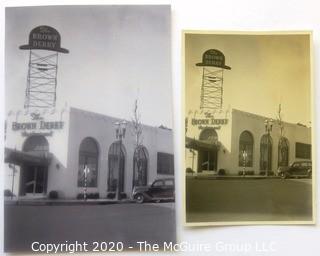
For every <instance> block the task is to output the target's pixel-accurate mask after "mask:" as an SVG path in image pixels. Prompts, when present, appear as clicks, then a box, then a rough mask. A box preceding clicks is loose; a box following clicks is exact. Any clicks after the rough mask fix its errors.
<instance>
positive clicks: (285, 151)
mask: <svg viewBox="0 0 320 256" xmlns="http://www.w3.org/2000/svg"><path fill="white" fill-rule="evenodd" d="M182 51H183V59H184V62H183V64H182V65H183V71H184V75H183V79H184V85H183V90H184V97H185V103H184V113H185V116H184V118H185V131H184V132H185V140H184V141H185V142H184V149H185V150H184V152H185V156H184V167H185V181H184V184H185V191H184V203H185V224H186V225H190V226H192V225H241V224H314V201H315V193H314V186H315V179H314V175H315V173H314V170H315V164H314V155H313V148H314V145H313V125H314V122H313V93H312V92H313V86H312V34H311V33H310V32H283V33H281V32H261V33H259V32H255V33H254V32H251V33H246V32H237V33H236V32H205V31H184V32H183V49H182Z"/></svg>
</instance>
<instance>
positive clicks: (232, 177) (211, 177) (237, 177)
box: [186, 174, 281, 180]
mask: <svg viewBox="0 0 320 256" xmlns="http://www.w3.org/2000/svg"><path fill="white" fill-rule="evenodd" d="M186 178H187V179H205V180H244V179H280V178H281V177H280V176H265V175H245V176H242V175H223V176H222V175H221V176H218V175H212V174H211V175H210V174H207V175H193V176H192V175H187V176H186Z"/></svg>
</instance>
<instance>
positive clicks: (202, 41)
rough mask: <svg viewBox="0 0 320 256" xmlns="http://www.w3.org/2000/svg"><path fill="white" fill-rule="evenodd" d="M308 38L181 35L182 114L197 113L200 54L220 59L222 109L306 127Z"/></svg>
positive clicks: (307, 113)
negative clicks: (222, 66)
mask: <svg viewBox="0 0 320 256" xmlns="http://www.w3.org/2000/svg"><path fill="white" fill-rule="evenodd" d="M309 39H310V38H309V35H306V34H304V35H301V34H300V35H297V34H295V35H292V34H291V35H280V34H273V35H244V34H242V35H241V34H237V35H235V34H229V35H226V34H225V35H223V34H211V35H210V34H194V33H190V34H186V37H185V59H186V64H185V79H186V90H185V91H186V111H187V112H188V111H190V110H196V109H199V106H200V88H201V78H202V77H201V76H202V67H197V66H196V65H195V64H196V63H198V62H201V60H202V54H203V53H204V52H205V51H206V50H208V49H218V50H220V51H222V52H223V53H224V55H225V59H226V65H228V66H230V67H231V70H225V71H224V84H223V89H224V92H223V94H224V97H223V104H224V106H223V107H224V109H227V108H228V106H230V108H235V109H239V110H243V111H247V112H250V113H254V114H258V115H262V116H266V117H269V118H276V115H277V111H278V106H279V104H281V109H282V118H283V121H286V122H290V123H298V122H299V123H302V124H305V125H308V126H310V125H311V124H310V121H311V80H310V40H309Z"/></svg>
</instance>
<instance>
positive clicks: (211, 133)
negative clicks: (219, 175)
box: [198, 128, 218, 172]
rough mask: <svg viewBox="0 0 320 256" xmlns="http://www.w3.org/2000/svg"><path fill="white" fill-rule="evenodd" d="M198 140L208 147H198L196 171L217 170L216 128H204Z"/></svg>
mask: <svg viewBox="0 0 320 256" xmlns="http://www.w3.org/2000/svg"><path fill="white" fill-rule="evenodd" d="M199 140H200V141H201V142H203V144H204V145H207V146H208V147H202V148H199V149H198V171H199V172H202V171H217V166H218V148H217V147H216V146H217V145H218V135H217V132H216V130H215V129H213V128H206V129H204V130H203V131H202V132H201V133H200V136H199ZM209 146H210V147H209Z"/></svg>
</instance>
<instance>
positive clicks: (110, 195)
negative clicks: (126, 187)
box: [107, 192, 116, 199]
mask: <svg viewBox="0 0 320 256" xmlns="http://www.w3.org/2000/svg"><path fill="white" fill-rule="evenodd" d="M115 197H116V193H114V192H108V194H107V199H114V198H115Z"/></svg>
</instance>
